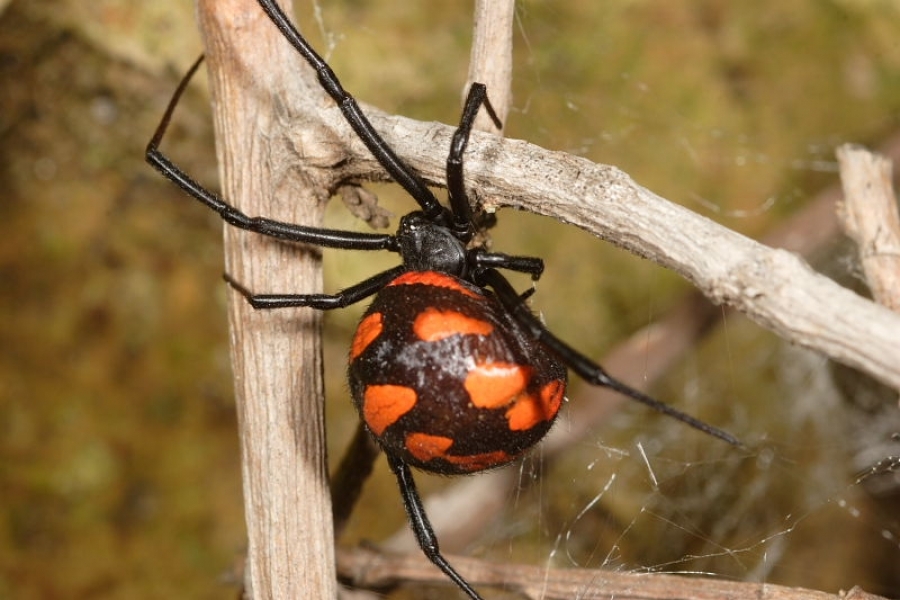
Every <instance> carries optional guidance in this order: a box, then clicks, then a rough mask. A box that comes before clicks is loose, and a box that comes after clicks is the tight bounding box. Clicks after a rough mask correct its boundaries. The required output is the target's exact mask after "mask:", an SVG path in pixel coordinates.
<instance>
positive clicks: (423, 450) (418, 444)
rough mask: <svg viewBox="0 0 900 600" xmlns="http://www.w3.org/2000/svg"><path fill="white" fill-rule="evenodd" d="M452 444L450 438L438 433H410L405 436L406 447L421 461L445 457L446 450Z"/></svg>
mask: <svg viewBox="0 0 900 600" xmlns="http://www.w3.org/2000/svg"><path fill="white" fill-rule="evenodd" d="M452 445H453V439H452V438H448V437H443V436H440V435H429V434H427V433H410V434H409V435H407V436H406V449H407V450H409V453H410V454H412V455H413V456H414V457H415V458H416V460H419V461H421V462H423V463H425V462H428V461H430V460H433V459H435V458H446V452H447V450H449V449H450V446H452Z"/></svg>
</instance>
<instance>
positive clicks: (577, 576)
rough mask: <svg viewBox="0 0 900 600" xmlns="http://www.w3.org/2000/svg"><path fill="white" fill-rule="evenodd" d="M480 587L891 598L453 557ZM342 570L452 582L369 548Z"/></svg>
mask: <svg viewBox="0 0 900 600" xmlns="http://www.w3.org/2000/svg"><path fill="white" fill-rule="evenodd" d="M447 558H448V559H449V560H450V561H451V562H452V563H453V565H454V566H455V567H456V568H457V569H459V572H460V573H461V574H462V575H463V577H465V578H466V579H467V580H468V581H470V582H471V583H472V584H474V585H476V586H479V587H488V586H497V587H502V588H503V589H504V591H506V592H517V593H519V594H521V595H523V596H524V597H525V598H533V599H535V600H537V599H541V600H569V599H571V598H579V599H583V600H589V599H591V598H596V599H601V598H627V599H629V600H683V599H684V598H691V599H692V600H721V599H722V598H730V599H732V600H742V599H746V600H839V599H840V600H848V599H850V598H853V599H856V600H885V599H883V598H881V597H880V596H874V595H872V594H868V593H866V592H863V591H862V590H860V589H859V588H854V589H852V590H850V591H849V592H847V593H846V594H840V595H837V594H828V593H825V592H818V591H814V590H806V589H803V588H790V587H785V586H780V585H772V584H768V583H749V582H738V581H726V580H722V579H712V578H703V577H693V576H692V577H683V576H678V575H666V574H660V573H616V572H611V571H605V570H599V569H557V568H553V567H535V566H524V565H514V564H500V563H493V562H484V561H480V560H476V559H471V558H466V557H464V556H448V557H447ZM338 571H339V572H340V573H342V574H343V576H344V577H347V578H348V579H350V580H351V581H352V582H353V583H354V584H356V585H359V586H360V587H367V588H370V589H381V588H385V587H391V586H395V585H397V584H400V583H418V584H433V585H434V584H437V585H446V584H447V582H446V578H445V577H443V576H442V574H441V573H440V572H439V571H438V570H437V569H435V568H434V566H433V565H431V564H430V563H429V562H428V561H427V560H426V559H425V558H424V557H423V556H418V555H405V556H395V555H389V554H382V553H377V552H373V551H371V550H366V549H363V548H354V549H340V550H339V552H338Z"/></svg>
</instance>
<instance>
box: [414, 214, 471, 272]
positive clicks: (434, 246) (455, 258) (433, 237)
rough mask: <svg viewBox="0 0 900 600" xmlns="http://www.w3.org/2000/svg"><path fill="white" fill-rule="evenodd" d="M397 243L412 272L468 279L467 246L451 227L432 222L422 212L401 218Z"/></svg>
mask: <svg viewBox="0 0 900 600" xmlns="http://www.w3.org/2000/svg"><path fill="white" fill-rule="evenodd" d="M397 241H398V242H399V244H400V256H401V257H402V258H403V264H404V265H406V267H407V268H408V269H409V270H411V271H439V272H441V273H447V274H449V275H453V276H455V277H460V278H465V277H466V274H467V272H468V265H467V260H466V247H465V244H464V243H463V242H462V241H461V240H459V239H457V237H456V236H455V235H453V232H452V231H451V230H450V229H449V228H448V227H445V226H443V225H438V224H436V223H434V222H432V221H431V220H429V219H428V218H427V217H426V216H425V215H424V214H423V213H422V212H419V211H416V212H411V213H409V214H408V215H406V216H404V217H403V218H402V219H400V226H399V228H398V229H397Z"/></svg>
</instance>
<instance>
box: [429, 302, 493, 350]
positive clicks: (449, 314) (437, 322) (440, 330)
mask: <svg viewBox="0 0 900 600" xmlns="http://www.w3.org/2000/svg"><path fill="white" fill-rule="evenodd" d="M493 330H494V326H493V325H491V324H490V323H488V322H487V321H482V320H480V319H473V318H472V317H467V316H466V315H464V314H462V313H458V312H456V311H453V310H438V309H436V308H428V309H425V310H423V311H422V312H420V313H419V314H418V315H416V320H415V321H414V322H413V332H414V333H415V334H416V337H418V338H419V339H420V340H423V341H426V342H436V341H438V340H442V339H444V338H447V337H450V336H453V335H471V334H475V335H489V334H490V333H491V331H493Z"/></svg>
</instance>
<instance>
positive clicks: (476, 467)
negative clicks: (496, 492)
mask: <svg viewBox="0 0 900 600" xmlns="http://www.w3.org/2000/svg"><path fill="white" fill-rule="evenodd" d="M452 445H453V440H452V439H451V438H448V437H443V436H440V435H429V434H427V433H410V434H409V435H407V436H406V449H407V450H408V451H409V453H410V454H412V455H413V457H415V459H416V460H418V461H420V462H422V463H427V462H429V461H432V460H434V459H442V460H445V461H447V462H448V463H450V464H453V465H456V466H457V467H460V468H461V469H462V470H463V471H468V472H474V471H481V470H484V469H487V468H488V467H495V466H497V465H500V464H503V463H505V462H509V459H510V456H509V454H507V453H506V452H503V451H502V450H497V451H496V452H485V453H484V454H470V455H468V456H453V455H449V454H447V450H449V449H450V447H451V446H452Z"/></svg>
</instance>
